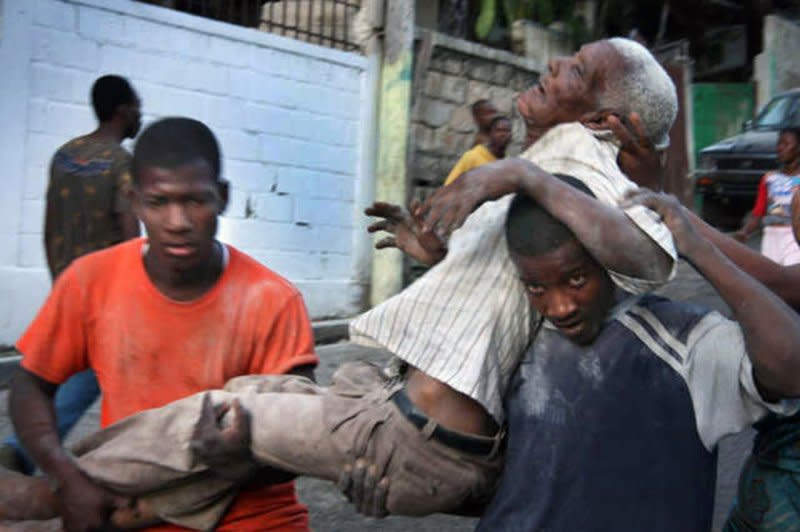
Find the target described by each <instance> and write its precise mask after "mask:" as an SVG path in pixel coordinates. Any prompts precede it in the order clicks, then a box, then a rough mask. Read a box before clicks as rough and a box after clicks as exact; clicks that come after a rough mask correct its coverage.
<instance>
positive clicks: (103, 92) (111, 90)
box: [92, 74, 138, 122]
mask: <svg viewBox="0 0 800 532" xmlns="http://www.w3.org/2000/svg"><path fill="white" fill-rule="evenodd" d="M137 99H138V96H136V91H134V90H133V87H131V84H130V83H129V82H128V80H127V79H125V78H123V77H121V76H115V75H113V74H109V75H107V76H102V77H100V78H97V80H96V81H95V82H94V85H92V107H93V108H94V114H95V115H96V116H97V119H98V120H99V121H101V122H107V121H109V120H111V119H112V118H114V113H116V112H117V108H118V107H119V106H120V105H125V104H129V103H134V102H136V100H137Z"/></svg>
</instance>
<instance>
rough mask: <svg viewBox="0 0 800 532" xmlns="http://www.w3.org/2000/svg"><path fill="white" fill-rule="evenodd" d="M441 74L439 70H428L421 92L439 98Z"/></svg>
mask: <svg viewBox="0 0 800 532" xmlns="http://www.w3.org/2000/svg"><path fill="white" fill-rule="evenodd" d="M442 76H443V75H442V74H440V73H439V72H432V71H428V72H427V74H426V76H425V88H424V90H423V92H424V93H425V94H427V95H428V96H432V97H434V98H440V97H441V96H442Z"/></svg>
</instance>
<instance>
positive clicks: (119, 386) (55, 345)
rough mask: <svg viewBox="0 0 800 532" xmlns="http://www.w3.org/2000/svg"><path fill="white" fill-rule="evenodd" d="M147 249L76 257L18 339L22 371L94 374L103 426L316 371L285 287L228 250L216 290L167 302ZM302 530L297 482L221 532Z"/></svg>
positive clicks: (264, 492) (252, 488) (133, 245)
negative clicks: (147, 261)
mask: <svg viewBox="0 0 800 532" xmlns="http://www.w3.org/2000/svg"><path fill="white" fill-rule="evenodd" d="M145 243H146V240H144V239H135V240H130V241H128V242H125V243H122V244H118V245H117V246H114V247H112V248H109V249H106V250H102V251H98V252H95V253H92V254H89V255H87V256H84V257H81V258H79V259H77V260H76V261H75V262H74V263H73V264H72V265H70V266H69V267H68V268H67V269H66V270H65V271H64V272H63V273H62V274H61V275H60V276H59V277H58V278H57V279H56V282H55V285H54V287H53V291H52V293H51V294H50V296H49V297H48V299H47V301H46V302H45V304H44V306H43V307H42V309H41V310H40V311H39V313H38V315H37V316H36V318H35V319H34V321H33V323H32V324H31V325H30V326H29V328H28V330H27V331H26V332H25V334H24V335H23V336H22V338H21V339H20V340H19V342H18V343H17V348H18V349H19V351H20V352H21V353H22V356H23V358H22V362H21V364H22V366H23V367H24V368H25V369H26V370H28V371H30V372H32V373H34V374H36V375H38V376H39V377H41V378H43V379H45V380H47V381H49V382H53V383H61V382H63V381H64V380H66V379H67V378H68V377H70V376H71V375H73V374H75V373H77V372H79V371H82V370H85V369H87V368H93V369H94V370H95V371H96V373H97V378H98V381H99V383H100V389H101V391H102V397H103V399H102V405H101V414H100V422H101V426H103V427H106V426H108V425H110V424H112V423H114V422H116V421H119V420H120V419H122V418H124V417H127V416H130V415H132V414H135V413H137V412H140V411H142V410H146V409H149V408H156V407H159V406H162V405H165V404H167V403H169V402H171V401H175V400H177V399H181V398H184V397H187V396H189V395H192V394H196V393H197V392H201V391H204V390H210V389H217V388H222V387H223V386H224V384H225V383H226V382H227V381H228V380H230V379H231V378H233V377H236V376H239V375H249V374H281V373H286V372H288V371H291V370H292V369H294V368H296V367H298V366H303V365H307V364H316V362H317V358H316V356H315V355H314V339H313V333H312V331H311V324H310V322H309V320H308V316H307V313H306V310H305V306H304V304H303V300H302V298H301V296H300V293H299V292H298V291H297V290H296V289H295V288H294V287H293V286H292V285H291V284H290V283H289V282H288V281H286V280H284V279H283V278H281V277H280V276H278V275H277V274H275V273H274V272H272V271H270V270H268V269H267V268H265V267H264V266H263V265H261V264H259V263H258V262H256V261H255V260H253V259H251V258H250V257H248V256H246V255H244V254H243V253H241V252H239V251H237V250H236V249H234V248H233V247H230V246H227V247H224V250H225V254H226V256H227V257H228V260H227V264H226V265H225V268H224V270H223V272H222V274H221V275H220V277H219V279H218V280H217V282H216V283H215V284H214V286H212V287H211V288H210V289H209V290H208V292H206V293H205V294H203V295H202V296H201V297H199V298H198V299H195V300H193V301H187V302H179V301H173V300H171V299H169V298H168V297H166V296H164V295H163V294H162V293H161V292H160V291H159V290H158V289H157V288H156V286H155V285H154V284H153V282H152V281H151V280H150V278H149V276H148V274H147V272H146V271H145V266H144V259H143V254H142V253H143V247H144V246H145ZM218 245H221V244H218ZM147 437H148V438H150V439H152V440H160V438H161V437H162V434H161V433H150V434H148V435H147ZM162 443H163V444H164V445H165V446H166V447H169V446H170V445H171V442H168V441H167V440H163V441H162ZM307 528H308V515H307V512H306V509H305V507H304V506H302V505H301V504H299V503H298V501H297V499H296V497H295V494H294V486H293V484H292V483H285V484H278V485H274V486H269V485H265V484H263V483H253V484H251V485H249V486H247V487H246V488H244V489H243V490H242V492H241V494H240V496H239V497H238V499H237V500H236V502H234V504H233V505H232V506H231V509H230V511H229V512H228V513H227V514H226V517H225V519H224V520H223V522H222V524H221V525H220V528H219V530H235V531H237V532H238V531H246V530H265V529H269V530H287V529H288V530H307ZM157 529H158V530H161V529H165V530H166V529H169V528H165V527H159V528H157Z"/></svg>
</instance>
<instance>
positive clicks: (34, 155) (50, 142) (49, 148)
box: [25, 133, 66, 166]
mask: <svg viewBox="0 0 800 532" xmlns="http://www.w3.org/2000/svg"><path fill="white" fill-rule="evenodd" d="M65 140H66V139H64V138H62V137H57V136H54V135H48V134H46V133H29V134H28V140H27V143H26V151H25V156H26V160H27V162H28V164H33V165H39V166H43V165H45V164H47V162H49V161H50V157H52V156H53V153H55V151H56V150H57V149H58V148H59V147H60V146H61V145H62V144H63V143H64V142H65Z"/></svg>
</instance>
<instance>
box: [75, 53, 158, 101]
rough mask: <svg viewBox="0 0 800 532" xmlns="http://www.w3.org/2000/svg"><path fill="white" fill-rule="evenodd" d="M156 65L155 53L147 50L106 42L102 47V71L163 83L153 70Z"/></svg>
mask: <svg viewBox="0 0 800 532" xmlns="http://www.w3.org/2000/svg"><path fill="white" fill-rule="evenodd" d="M155 66H156V65H155V60H154V55H153V54H152V53H148V52H146V51H142V50H136V49H134V48H128V47H124V46H121V45H116V44H104V45H103V46H102V47H101V48H100V71H102V72H113V73H116V74H119V75H121V76H125V77H127V78H133V79H138V80H145V81H150V82H152V83H153V84H156V85H161V84H162V83H161V81H162V80H161V79H160V78H158V77H157V76H156V75H155V73H154V72H153V68H154V67H155ZM157 78H158V79H157ZM136 88H138V87H136ZM87 90H88V89H87Z"/></svg>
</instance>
